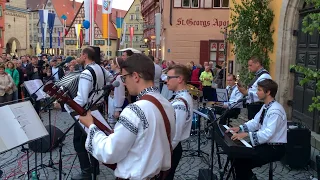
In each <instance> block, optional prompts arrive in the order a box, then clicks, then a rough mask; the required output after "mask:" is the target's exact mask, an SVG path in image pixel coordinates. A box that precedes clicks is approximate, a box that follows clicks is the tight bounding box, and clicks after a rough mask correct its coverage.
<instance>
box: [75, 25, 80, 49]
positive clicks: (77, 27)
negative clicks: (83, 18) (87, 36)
mask: <svg viewBox="0 0 320 180" xmlns="http://www.w3.org/2000/svg"><path fill="white" fill-rule="evenodd" d="M74 28H75V31H76V37H77V49H78V48H79V43H78V42H79V39H80V32H81V24H75V25H74Z"/></svg>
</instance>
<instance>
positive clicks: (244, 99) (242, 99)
mask: <svg viewBox="0 0 320 180" xmlns="http://www.w3.org/2000/svg"><path fill="white" fill-rule="evenodd" d="M244 101H247V98H246V97H245V98H241V99H239V100H238V101H237V103H240V102H244Z"/></svg>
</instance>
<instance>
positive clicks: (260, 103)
mask: <svg viewBox="0 0 320 180" xmlns="http://www.w3.org/2000/svg"><path fill="white" fill-rule="evenodd" d="M248 105H263V102H253V103H249V104H248Z"/></svg>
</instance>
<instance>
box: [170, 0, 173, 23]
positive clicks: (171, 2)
mask: <svg viewBox="0 0 320 180" xmlns="http://www.w3.org/2000/svg"><path fill="white" fill-rule="evenodd" d="M172 6H173V0H171V1H170V25H171V26H172V8H173V7H172Z"/></svg>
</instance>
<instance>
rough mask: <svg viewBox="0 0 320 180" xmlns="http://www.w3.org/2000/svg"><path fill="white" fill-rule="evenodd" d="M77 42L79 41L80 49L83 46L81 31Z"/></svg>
mask: <svg viewBox="0 0 320 180" xmlns="http://www.w3.org/2000/svg"><path fill="white" fill-rule="evenodd" d="M79 41H80V48H81V47H82V45H83V31H80V37H79Z"/></svg>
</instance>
